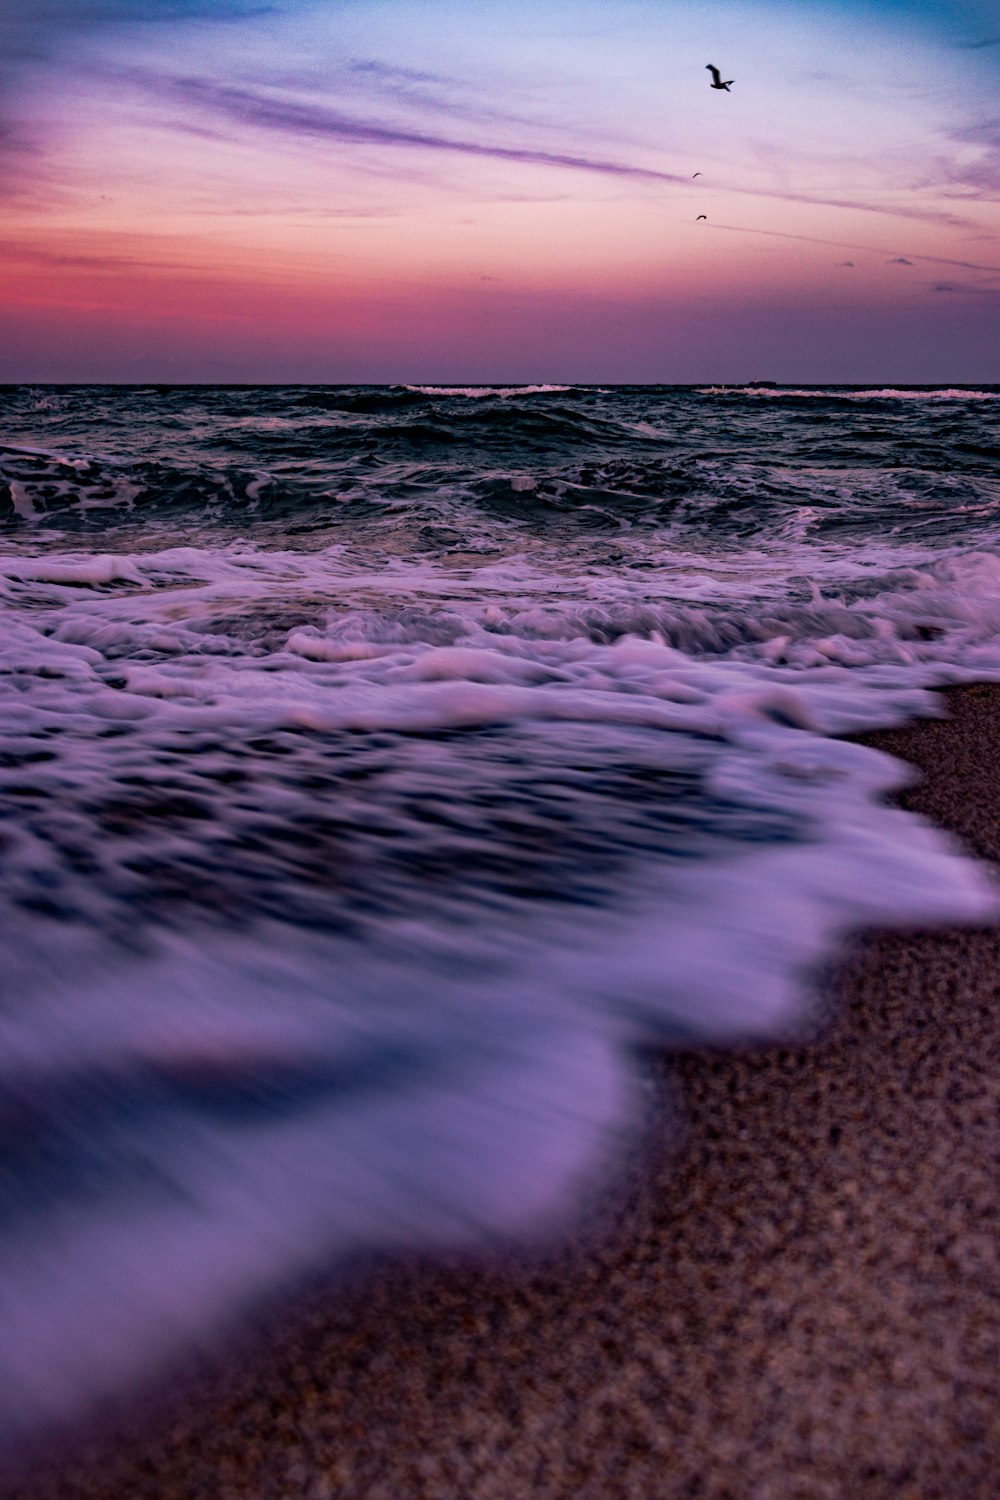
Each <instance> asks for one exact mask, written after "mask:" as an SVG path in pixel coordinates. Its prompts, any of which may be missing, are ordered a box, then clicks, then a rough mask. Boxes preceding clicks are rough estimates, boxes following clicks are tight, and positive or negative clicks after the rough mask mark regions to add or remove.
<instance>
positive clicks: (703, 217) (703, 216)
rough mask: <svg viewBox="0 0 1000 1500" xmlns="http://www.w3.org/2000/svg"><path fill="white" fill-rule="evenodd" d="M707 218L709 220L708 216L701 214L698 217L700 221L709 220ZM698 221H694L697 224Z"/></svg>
mask: <svg viewBox="0 0 1000 1500" xmlns="http://www.w3.org/2000/svg"><path fill="white" fill-rule="evenodd" d="M707 218H708V214H699V215H698V219H707ZM698 219H695V221H694V222H695V223H696V224H697V222H698Z"/></svg>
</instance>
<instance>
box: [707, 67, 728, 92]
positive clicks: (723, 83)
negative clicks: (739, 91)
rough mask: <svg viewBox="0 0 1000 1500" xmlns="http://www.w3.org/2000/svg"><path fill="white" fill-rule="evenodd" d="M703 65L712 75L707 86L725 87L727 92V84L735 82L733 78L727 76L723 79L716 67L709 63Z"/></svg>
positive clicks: (714, 87)
mask: <svg viewBox="0 0 1000 1500" xmlns="http://www.w3.org/2000/svg"><path fill="white" fill-rule="evenodd" d="M705 67H706V68H707V69H708V71H709V72H710V73H711V75H712V82H711V84H710V85H709V87H711V88H713V89H725V91H726V93H727V94H728V93H729V85H730V84H731V83H735V82H736V80H735V78H727V79H725V80H723V77H722V74H721V73H720V72H719V70H718V68H715V67H713V66H712V64H711V63H706V64H705Z"/></svg>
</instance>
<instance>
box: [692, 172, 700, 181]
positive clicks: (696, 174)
mask: <svg viewBox="0 0 1000 1500" xmlns="http://www.w3.org/2000/svg"><path fill="white" fill-rule="evenodd" d="M700 176H701V173H700V172H692V173H691V181H692V182H694V180H695V178H696V177H700Z"/></svg>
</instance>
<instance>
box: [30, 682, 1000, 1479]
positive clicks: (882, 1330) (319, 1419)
mask: <svg viewBox="0 0 1000 1500" xmlns="http://www.w3.org/2000/svg"><path fill="white" fill-rule="evenodd" d="M947 702H948V708H949V711H950V717H949V718H947V719H943V720H940V721H934V720H928V721H922V722H919V723H916V724H913V725H910V726H907V727H906V728H904V729H899V730H894V731H888V732H883V733H879V734H874V735H870V736H868V737H867V738H868V742H869V743H872V744H875V745H878V746H879V747H880V748H882V749H885V750H888V751H891V752H892V753H893V754H896V755H898V756H901V757H903V758H905V759H906V760H908V761H910V762H911V763H912V764H913V765H914V766H916V767H917V768H918V769H919V771H920V773H921V775H922V780H921V782H920V784H919V785H917V786H916V787H914V788H913V789H912V790H909V791H907V792H906V793H905V794H904V798H903V800H904V801H905V804H906V805H907V806H908V807H910V808H912V809H914V810H916V811H918V812H920V813H922V814H924V815H926V816H927V817H929V818H931V819H933V820H934V821H935V822H936V823H937V824H939V825H941V826H944V827H947V828H949V829H950V830H952V831H953V832H954V833H955V834H956V835H957V836H958V837H959V838H960V839H962V840H963V842H964V843H965V845H966V846H967V847H971V848H972V849H973V850H974V851H975V852H976V853H978V854H979V855H981V856H982V857H984V858H988V859H992V860H1000V820H998V819H997V815H996V807H997V795H998V791H1000V757H998V752H997V746H998V744H1000V689H998V688H995V687H972V688H966V689H960V690H956V691H954V692H951V693H949V694H948V695H947ZM827 990H828V992H829V998H830V1005H831V1019H830V1021H829V1022H828V1023H827V1025H826V1026H825V1027H824V1028H823V1029H822V1030H821V1032H820V1033H819V1034H818V1036H817V1037H816V1038H815V1039H813V1040H810V1041H807V1042H805V1043H796V1044H795V1045H790V1046H786V1047H784V1048H775V1047H770V1048H767V1049H762V1050H761V1051H759V1052H748V1053H747V1052H745V1053H742V1054H737V1055H733V1054H710V1053H697V1054H687V1055H684V1056H681V1057H677V1056H671V1057H665V1058H663V1059H659V1060H657V1061H656V1063H655V1067H654V1076H655V1079H656V1088H657V1090H658V1091H660V1090H662V1094H663V1103H662V1107H661V1109H660V1115H659V1118H660V1121H661V1125H660V1128H659V1129H657V1128H655V1127H653V1128H652V1129H651V1131H650V1139H649V1141H648V1144H647V1147H646V1149H645V1151H644V1152H643V1153H640V1154H639V1155H641V1160H637V1161H635V1162H633V1163H632V1165H631V1166H630V1167H629V1172H628V1178H627V1182H626V1184H625V1186H626V1189H627V1191H626V1192H624V1193H623V1195H622V1201H621V1202H620V1204H619V1207H618V1208H617V1209H616V1211H615V1213H614V1215H613V1222H612V1223H611V1224H610V1225H607V1224H606V1225H605V1227H604V1229H603V1231H602V1233H601V1234H600V1236H598V1237H596V1238H595V1237H585V1239H584V1241H581V1242H580V1243H577V1244H575V1245H571V1246H569V1247H567V1248H564V1249H563V1250H561V1251H560V1252H558V1253H554V1254H551V1255H549V1256H547V1257H545V1258H543V1259H538V1258H535V1259H534V1260H530V1259H529V1260H528V1261H526V1262H525V1263H523V1264H520V1265H517V1266H513V1267H511V1266H483V1265H479V1266H474V1267H470V1266H468V1265H465V1266H461V1265H459V1266H455V1265H451V1266H449V1265H443V1266H442V1265H440V1264H439V1265H436V1266H429V1265H427V1264H420V1265H406V1266H400V1265H396V1266H393V1267H390V1268H388V1269H387V1270H385V1271H384V1272H383V1273H381V1274H380V1275H379V1276H378V1277H377V1278H376V1279H375V1280H374V1283H372V1282H371V1281H368V1282H366V1283H364V1284H363V1285H362V1286H360V1287H359V1288H358V1289H356V1290H355V1291H353V1292H351V1294H350V1295H349V1296H346V1297H345V1296H344V1295H343V1294H342V1293H338V1292H336V1291H330V1290H327V1291H325V1292H318V1293H316V1294H315V1295H313V1296H312V1297H311V1298H310V1299H309V1301H308V1303H307V1305H306V1306H305V1307H300V1308H299V1310H298V1311H297V1313H296V1316H295V1317H294V1318H292V1319H288V1318H287V1317H284V1318H283V1319H282V1320H280V1324H281V1326H280V1327H275V1326H272V1328H271V1329H270V1331H269V1332H268V1333H267V1334H266V1336H265V1335H261V1336H260V1337H257V1338H255V1339H254V1340H252V1341H251V1342H250V1344H249V1345H248V1346H247V1347H245V1348H243V1350H242V1351H241V1353H240V1355H239V1357H238V1358H237V1357H234V1358H232V1359H230V1360H229V1361H228V1362H222V1363H221V1364H220V1365H217V1366H215V1367H213V1369H212V1370H211V1371H210V1372H208V1373H207V1374H206V1375H204V1376H203V1377H201V1378H200V1379H199V1380H198V1381H197V1382H194V1383H191V1384H188V1385H185V1386H184V1387H183V1388H182V1389H179V1390H176V1391H174V1392H171V1393H168V1395H167V1396H166V1397H164V1398H163V1401H162V1403H161V1405H160V1406H158V1407H157V1408H156V1411H155V1414H154V1413H152V1412H151V1411H150V1410H147V1411H145V1412H144V1413H143V1414H141V1415H140V1416H137V1417H134V1418H132V1419H130V1420H129V1421H128V1422H126V1423H124V1424H123V1425H122V1427H121V1429H120V1430H119V1431H116V1432H114V1433H111V1434H110V1435H105V1436H103V1437H102V1438H101V1440H100V1441H99V1442H91V1443H90V1444H88V1445H87V1446H85V1447H84V1448H80V1447H76V1448H74V1449H73V1450H72V1452H71V1453H70V1454H69V1456H68V1458H64V1459H61V1460H60V1461H59V1463H58V1465H57V1466H56V1467H54V1468H48V1469H46V1470H45V1472H42V1471H41V1470H36V1472H35V1473H34V1475H33V1477H32V1478H31V1480H30V1482H23V1483H17V1484H11V1485H8V1486H7V1496H8V1500H43V1497H44V1500H84V1497H88V1500H98V1497H101V1500H144V1497H148V1500H154V1497H155V1500H208V1497H212V1500H285V1497H288V1500H292V1497H299V1496H301V1497H303V1500H334V1497H335V1500H521V1497H529V1496H530V1497H539V1500H680V1497H695V1496H697V1497H701V1500H722V1497H732V1500H848V1497H851V1500H858V1497H862V1500H882V1497H885V1500H889V1497H892V1500H934V1497H941V1500H980V1497H981V1500H987V1497H992V1496H993V1495H995V1494H996V1492H997V1486H998V1474H1000V1401H998V1397H1000V1236H998V1233H997V1229H998V1215H1000V1109H998V1105H1000V1008H998V1004H997V1001H998V992H1000V931H981V930H973V931H967V932H962V933H954V932H935V933H929V934H925V933H905V934H889V935H878V936H875V937H866V938H865V939H864V940H860V941H859V942H858V943H857V944H856V945H855V948H854V949H853V951H852V952H851V953H850V954H849V955H848V956H847V957H846V959H845V961H844V962H843V964H842V965H841V966H840V968H839V969H838V971H837V973H836V975H835V976H833V978H832V979H830V980H829V981H828V982H827ZM678 1115H679V1116H680V1118H681V1119H682V1120H683V1122H684V1124H683V1131H682V1134H681V1136H680V1139H679V1140H678V1137H677V1131H676V1128H675V1124H674V1122H675V1120H676V1118H677V1116H678ZM275 1321H279V1320H275Z"/></svg>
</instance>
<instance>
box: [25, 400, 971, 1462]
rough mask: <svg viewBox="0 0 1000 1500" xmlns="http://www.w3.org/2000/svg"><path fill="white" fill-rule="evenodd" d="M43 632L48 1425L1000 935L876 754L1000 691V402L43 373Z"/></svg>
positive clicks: (32, 985)
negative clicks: (855, 954)
mask: <svg viewBox="0 0 1000 1500" xmlns="http://www.w3.org/2000/svg"><path fill="white" fill-rule="evenodd" d="M0 609H2V615H3V619H2V632H0V909H2V917H3V923H2V928H0V934H2V935H0V1310H2V1316H3V1326H4V1328H5V1330H6V1332H5V1338H4V1341H3V1343H2V1344H0V1389H2V1391H3V1393H4V1394H3V1395H2V1396H0V1433H3V1432H5V1433H7V1434H9V1435H15V1434H17V1433H19V1432H25V1431H30V1430H32V1429H35V1428H37V1427H38V1425H39V1424H42V1423H44V1422H46V1421H50V1420H53V1419H62V1418H65V1417H66V1416H71V1415H75V1414H78V1413H79V1412H80V1411H82V1410H83V1409H85V1407H86V1403H87V1402H88V1401H90V1400H92V1399H94V1398H95V1397H100V1396H101V1395H103V1394H107V1393H113V1392H114V1391H115V1390H116V1389H118V1388H119V1387H120V1386H123V1385H127V1384H128V1383H129V1382H131V1381H133V1380H134V1379H135V1378H136V1377H137V1376H141V1375H144V1374H146V1373H147V1372H148V1371H149V1370H150V1369H154V1368H155V1367H156V1366H157V1364H158V1362H160V1361H162V1360H164V1359H168V1358H169V1356H170V1355H171V1353H172V1352H174V1351H175V1350H177V1349H179V1348H182V1347H184V1346H187V1345H190V1344H191V1343H197V1342H198V1341H199V1340H201V1339H203V1338H205V1337H207V1336H209V1335H211V1334H212V1333H214V1331H215V1330H217V1329H218V1328H219V1327H220V1326H225V1324H226V1322H227V1320H228V1319H230V1318H232V1317H233V1316H234V1315H235V1314H236V1313H237V1312H238V1311H240V1310H241V1309H242V1308H244V1307H246V1306H248V1305H251V1304H252V1301H253V1299H254V1297H256V1296H259V1295H261V1294H264V1293H266V1292H268V1291H270V1290H272V1289H274V1288H278V1287H280V1286H282V1285H283V1284H284V1283H286V1282H287V1281H289V1279H290V1278H292V1277H294V1276H295V1275H297V1274H299V1273H302V1272H304V1271H309V1270H312V1269H315V1268H323V1267H327V1266H330V1267H334V1268H335V1267H336V1265H337V1263H338V1261H342V1260H344V1259H345V1258H346V1257H354V1256H356V1255H357V1253H358V1252H364V1251H365V1250H368V1249H384V1248H391V1247H393V1246H403V1247H410V1246H430V1247H434V1246H439V1245H456V1244H458V1245H463V1244H478V1243H481V1242H483V1241H495V1240H498V1239H499V1240H501V1241H502V1240H504V1239H505V1238H508V1237H516V1236H518V1235H523V1234H525V1233H528V1234H537V1233H539V1232H542V1231H544V1230H545V1229H546V1228H552V1227H554V1226H557V1225H558V1224H559V1223H560V1222H563V1221H564V1218H565V1215H566V1214H567V1213H569V1212H571V1210H572V1207H573V1204H574V1203H575V1202H576V1201H578V1197H579V1194H580V1192H581V1191H582V1190H583V1188H584V1187H585V1186H586V1185H588V1184H590V1183H592V1182H593V1181H594V1180H595V1179H596V1178H597V1177H598V1176H599V1174H600V1172H602V1171H603V1172H605V1173H608V1172H612V1171H613V1170H614V1160H615V1152H616V1150H617V1149H618V1148H619V1146H620V1144H621V1141H622V1139H623V1138H624V1137H626V1136H627V1134H628V1131H629V1129H630V1128H631V1127H632V1126H633V1125H634V1122H635V1120H636V1118H637V1116H638V1112H639V1106H638V1099H637V1096H638V1092H639V1085H638V1082H637V1080H636V1067H635V1064H634V1057H635V1054H636V1051H637V1049H639V1048H642V1047H644V1046H648V1045H650V1044H654V1045H655V1044H659V1043H664V1044H667V1045H671V1044H688V1043H691V1042H695V1043H698V1042H705V1041H710V1042H713V1043H717V1044H720V1045H729V1044H732V1045H738V1044H739V1043H741V1042H745V1041H746V1040H748V1039H752V1038H758V1039H759V1038H763V1039H767V1038H769V1037H783V1036H787V1035H788V1034H790V1033H792V1032H794V1030H795V1029H796V1027H797V1026H801V1025H802V1024H804V1023H805V1022H806V1021H807V1020H808V1018H809V1016H810V1014H811V1006H812V999H811V990H810V982H809V981H810V974H811V973H812V972H813V971H814V970H815V967H816V966H817V964H819V963H820V962H822V961H823V960H824V959H826V958H828V957H829V956H830V955H831V954H832V953H833V952H835V950H836V944H837V942H838V940H839V938H840V936H841V935H842V934H843V933H844V932H846V931H848V930H851V929H856V928H859V927H864V926H866V925H878V924H886V923H914V922H921V923H926V922H930V921H958V920H971V921H975V920H982V919H983V918H984V917H987V916H991V915H993V914H994V913H995V910H996V898H995V896H994V894H993V891H992V887H991V886H990V884H989V882H988V880H987V878H986V876H985V875H984V874H983V873H982V872H981V871H980V870H979V869H978V868H977V867H976V866H975V865H974V864H973V863H972V862H971V861H969V860H967V859H966V858H965V857H964V856H963V855H962V853H961V851H959V850H958V849H956V848H955V847H954V846H953V845H952V844H950V843H949V842H948V840H946V839H945V838H944V836H943V835H940V834H939V833H937V832H936V831H935V830H933V829H932V828H930V827H929V826H927V825H925V824H923V823H922V822H921V821H920V820H919V819H917V818H915V817H913V816H911V815H909V814H906V813H903V812H902V811H900V810H898V809H895V808H892V807H889V806H887V805H885V796H886V793H887V792H888V791H889V790H890V789H891V788H892V787H893V786H894V785H897V784H898V782H899V780H900V778H901V776H903V775H904V774H905V773H904V772H903V770H902V768H901V767H899V766H898V765H897V764H896V763H894V762H892V761H890V760H888V759H887V758H886V757H884V756H882V755H879V754H877V753H875V752H873V751H870V750H868V749H865V748H862V747H859V746H856V745H854V744H850V743H847V742H845V741H844V740H842V739H839V738H833V737H832V736H837V735H840V734H842V733H845V732H849V731H853V730H859V729H862V728H865V727H870V726H875V725H879V724H886V723H890V722H898V721H900V720H903V719H905V718H907V717H909V716H912V715H914V714H918V713H922V712H930V711H933V710H934V703H933V699H932V698H931V696H930V695H929V693H928V691H927V689H928V688H929V687H932V686H934V685H939V684H943V683H948V682H957V681H963V680H969V679H971V678H997V677H1000V388H988V389H978V390H964V389H962V390H956V389H933V390H930V389H924V390H858V389H847V388H822V389H752V388H747V389H723V388H719V389H715V388H701V389H690V388H669V387H667V388H664V387H650V388H635V387H627V388H609V389H597V388H591V387H581V388H577V387H568V388H563V387H524V388H505V389H500V388H462V389H448V388H440V387H438V388H411V387H392V388H374V387H350V388H345V387H336V388H316V387H281V388H225V389H221V388H219V389H216V388H199V387H178V388H167V387H155V388H154V387H150V388H115V387H88V388H57V387H16V388H5V389H0Z"/></svg>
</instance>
